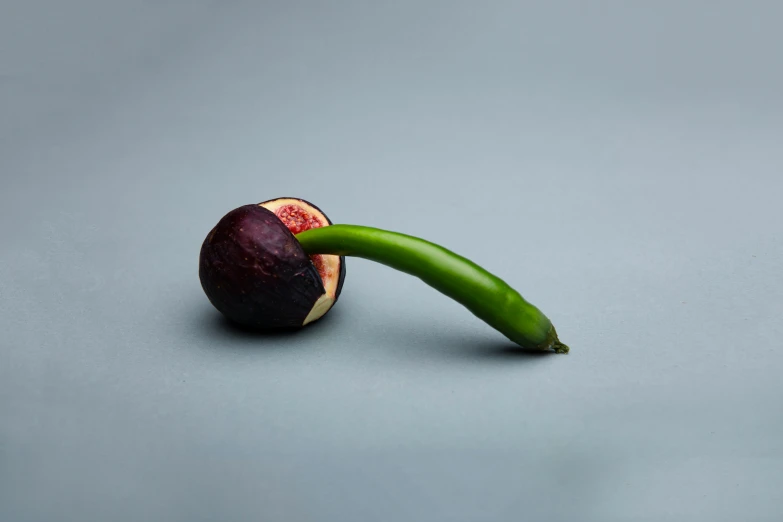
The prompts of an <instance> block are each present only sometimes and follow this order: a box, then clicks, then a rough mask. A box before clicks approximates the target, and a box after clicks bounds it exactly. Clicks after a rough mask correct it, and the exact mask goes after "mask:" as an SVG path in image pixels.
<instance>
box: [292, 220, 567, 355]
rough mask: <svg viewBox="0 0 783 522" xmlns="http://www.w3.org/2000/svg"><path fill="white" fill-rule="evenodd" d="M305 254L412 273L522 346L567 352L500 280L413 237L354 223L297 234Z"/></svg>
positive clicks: (537, 314)
mask: <svg viewBox="0 0 783 522" xmlns="http://www.w3.org/2000/svg"><path fill="white" fill-rule="evenodd" d="M296 237H297V239H298V240H299V242H300V243H301V244H302V247H303V248H304V249H305V251H306V252H307V253H308V254H334V255H344V256H352V257H360V258H363V259H368V260H371V261H375V262H378V263H381V264H384V265H386V266H389V267H391V268H394V269H396V270H400V271H402V272H405V273H407V274H410V275H413V276H416V277H418V278H419V279H421V280H422V281H424V282H425V283H426V284H428V285H429V286H431V287H433V288H435V289H436V290H438V291H439V292H441V293H443V294H445V295H447V296H448V297H451V298H452V299H454V300H455V301H457V302H459V303H460V304H462V305H463V306H465V307H466V308H467V309H468V310H470V311H471V312H472V313H473V314H474V315H476V316H477V317H478V318H479V319H481V320H483V321H485V322H486V323H487V324H489V325H490V326H492V327H493V328H495V329H496V330H498V331H499V332H500V333H502V334H503V335H505V336H506V337H508V338H509V339H510V340H512V341H514V342H515V343H517V344H519V345H520V346H522V347H525V348H531V349H537V350H549V349H554V350H555V351H557V352H563V353H565V352H567V351H568V347H567V346H566V345H564V344H562V343H560V342H559V340H558V339H557V333H556V332H555V329H554V326H553V325H552V323H551V322H550V321H549V319H548V318H547V317H546V316H545V315H544V314H543V313H542V312H541V311H540V310H539V309H538V308H536V307H535V306H534V305H532V304H531V303H529V302H527V301H526V300H525V299H524V298H523V297H522V296H521V295H520V294H519V292H517V291H516V290H514V289H513V288H511V287H510V286H509V285H508V284H507V283H506V282H505V281H503V280H502V279H500V278H498V277H497V276H495V275H493V274H491V273H489V272H487V271H486V270H484V269H483V268H481V267H480V266H478V265H477V264H476V263H474V262H472V261H470V260H469V259H466V258H464V257H462V256H460V255H458V254H456V253H454V252H452V251H450V250H448V249H446V248H443V247H442V246H439V245H436V244H434V243H431V242H429V241H426V240H424V239H420V238H418V237H414V236H409V235H406V234H400V233H397V232H390V231H387V230H381V229H377V228H371V227H363V226H357V225H332V226H328V227H323V228H317V229H311V230H307V231H305V232H302V233H300V234H297V236H296Z"/></svg>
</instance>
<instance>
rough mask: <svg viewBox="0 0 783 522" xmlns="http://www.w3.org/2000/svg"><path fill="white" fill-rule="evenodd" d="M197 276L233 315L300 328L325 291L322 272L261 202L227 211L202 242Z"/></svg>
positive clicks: (247, 321)
mask: <svg viewBox="0 0 783 522" xmlns="http://www.w3.org/2000/svg"><path fill="white" fill-rule="evenodd" d="M199 279H200V280H201V286H202V288H203V289H204V292H205V293H206V295H207V298H208V299H209V301H210V302H211V303H212V305H213V306H214V307H215V308H217V310H218V311H220V313H222V314H223V315H224V316H226V317H227V318H228V319H230V320H231V321H233V322H235V323H238V324H241V325H244V326H247V327H251V328H259V329H269V328H298V327H301V326H302V324H303V322H304V320H305V318H306V317H307V315H308V314H309V313H310V310H312V308H313V305H314V304H315V302H316V301H317V300H318V299H319V298H320V297H321V296H322V295H324V294H325V290H324V286H323V283H322V281H321V276H320V275H319V274H318V271H317V270H316V268H315V266H314V265H313V263H312V262H311V261H310V258H309V257H308V256H307V254H305V252H304V250H303V249H302V247H301V245H300V244H299V241H297V239H296V237H294V235H293V234H292V233H291V231H289V230H288V228H287V227H286V226H285V224H284V223H283V222H282V221H281V220H280V219H278V217H277V216H276V215H275V214H274V213H273V212H270V211H269V210H267V209H265V208H263V207H261V206H259V205H257V204H256V205H244V206H241V207H239V208H236V209H234V210H232V211H231V212H229V213H228V214H226V215H225V216H224V217H223V218H222V219H221V220H220V221H219V222H218V224H217V225H216V226H215V228H213V229H212V230H211V231H210V233H209V234H208V235H207V237H206V239H205V240H204V243H203V244H202V246H201V255H200V259H199Z"/></svg>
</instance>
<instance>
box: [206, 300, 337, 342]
mask: <svg viewBox="0 0 783 522" xmlns="http://www.w3.org/2000/svg"><path fill="white" fill-rule="evenodd" d="M337 315H339V312H338V310H331V311H330V312H329V313H328V314H326V315H325V316H324V317H322V318H321V319H319V320H318V321H315V322H313V323H311V324H309V325H307V326H306V327H303V328H268V329H261V328H253V327H250V326H246V325H242V324H239V323H236V322H234V321H231V320H230V319H228V318H226V317H225V316H224V315H223V314H221V313H220V312H218V311H217V310H215V309H214V308H212V307H208V306H204V307H202V308H201V310H200V311H199V316H200V317H199V320H198V325H199V329H200V330H201V331H202V333H203V334H204V335H206V336H207V337H209V338H211V339H214V340H220V341H222V342H225V341H229V342H236V341H253V342H254V344H257V346H259V347H267V346H270V345H271V344H282V343H285V344H288V342H289V341H294V340H297V339H301V340H307V339H310V340H312V339H313V338H315V337H318V336H319V335H322V334H323V332H324V331H325V330H328V329H329V328H330V323H332V322H333V321H332V317H330V316H337ZM264 341H274V343H267V342H264Z"/></svg>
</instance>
